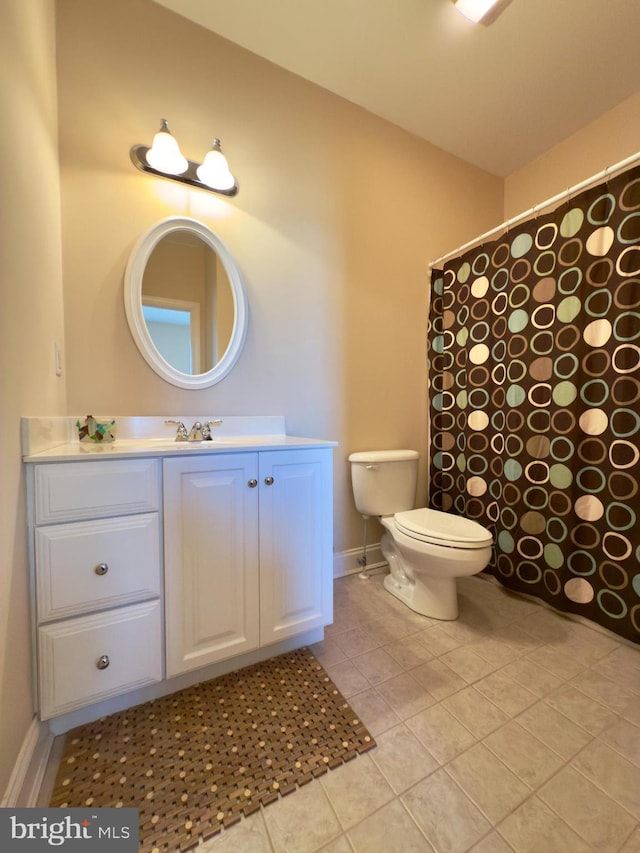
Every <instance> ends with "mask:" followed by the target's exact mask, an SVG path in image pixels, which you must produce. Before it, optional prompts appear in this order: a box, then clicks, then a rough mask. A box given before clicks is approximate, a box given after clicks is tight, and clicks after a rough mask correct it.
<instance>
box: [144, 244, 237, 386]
mask: <svg viewBox="0 0 640 853" xmlns="http://www.w3.org/2000/svg"><path fill="white" fill-rule="evenodd" d="M142 307H143V314H144V316H145V320H146V322H147V329H148V330H149V334H150V335H151V338H152V340H153V342H154V344H155V345H156V347H157V349H158V351H159V353H160V354H161V355H162V357H163V358H164V359H165V360H166V361H168V362H169V364H172V365H173V366H174V367H175V368H176V369H177V370H181V371H182V372H183V373H196V374H197V373H206V372H207V371H208V370H211V369H212V368H213V367H215V365H216V364H217V363H218V361H219V360H220V358H221V357H222V356H223V355H224V353H225V350H226V349H227V346H228V345H229V339H230V337H231V330H232V328H233V296H232V293H231V285H230V283H229V278H228V276H227V273H226V271H225V268H224V266H223V265H222V263H221V261H220V258H219V257H218V255H217V253H216V252H214V251H213V249H212V248H211V247H210V246H208V245H207V244H206V243H203V242H202V240H201V239H200V238H199V237H198V236H197V235H194V234H193V233H191V232H190V231H174V232H172V233H171V234H168V235H167V236H166V237H163V238H162V240H159V241H158V243H157V245H156V247H155V248H154V250H153V252H152V253H151V255H150V257H149V260H148V261H147V265H146V267H145V271H144V275H143V278H142ZM151 311H152V313H150V312H151ZM150 317H152V318H153V319H151V320H150Z"/></svg>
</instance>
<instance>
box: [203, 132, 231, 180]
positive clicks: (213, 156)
mask: <svg viewBox="0 0 640 853" xmlns="http://www.w3.org/2000/svg"><path fill="white" fill-rule="evenodd" d="M196 174H197V175H198V180H199V181H202V183H203V184H206V185H207V186H208V187H211V189H214V190H231V189H233V188H234V187H235V185H236V179H235V178H234V177H233V175H232V174H231V172H230V171H229V164H228V163H227V158H226V157H225V156H224V154H223V153H222V151H221V149H220V140H219V139H214V140H213V147H212V148H211V151H209V152H208V153H207V156H206V157H205V158H204V161H203V163H202V165H201V166H198V168H197V169H196Z"/></svg>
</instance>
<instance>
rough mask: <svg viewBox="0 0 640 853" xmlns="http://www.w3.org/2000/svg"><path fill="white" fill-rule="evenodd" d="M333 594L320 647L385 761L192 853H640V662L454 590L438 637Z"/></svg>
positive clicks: (365, 598) (576, 631) (375, 604)
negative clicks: (452, 614) (456, 613)
mask: <svg viewBox="0 0 640 853" xmlns="http://www.w3.org/2000/svg"><path fill="white" fill-rule="evenodd" d="M382 578H383V575H382V574H377V575H374V576H373V577H372V578H371V579H370V580H368V581H363V580H360V579H359V578H358V577H357V576H351V577H349V578H341V579H339V580H337V581H336V582H335V622H334V624H333V625H332V626H330V627H329V628H328V629H327V631H326V637H325V640H324V642H322V643H320V644H318V645H317V646H315V647H314V651H315V653H316V654H317V656H318V658H319V660H320V661H321V662H322V664H323V665H324V667H325V668H326V670H327V672H328V673H329V674H330V675H331V677H332V678H333V680H334V681H335V683H336V684H337V686H338V687H339V689H340V690H341V691H342V692H343V694H344V695H345V696H346V697H347V698H348V699H349V701H350V703H351V704H352V706H353V707H354V709H355V710H356V711H357V712H358V713H359V714H360V716H361V717H362V719H363V720H364V722H365V723H366V725H367V726H368V727H369V729H370V731H371V732H372V734H373V735H374V736H375V737H376V740H377V743H378V746H377V748H376V749H374V750H372V751H371V752H369V753H366V754H365V755H361V756H359V757H358V758H356V759H354V760H353V761H351V762H350V763H349V764H347V765H345V766H343V767H341V768H339V769H337V770H335V771H330V772H328V773H327V774H326V775H325V776H323V777H321V778H320V779H318V780H315V781H313V782H311V783H310V784H309V785H306V786H305V787H304V788H302V789H300V790H298V791H296V792H295V793H293V794H291V795H290V796H288V797H286V798H284V799H281V800H279V801H278V802H277V803H274V804H272V805H270V806H268V807H267V808H265V809H263V810H262V811H261V812H258V813H256V814H255V815H253V816H252V817H251V818H249V819H247V820H244V819H243V820H242V822H241V823H239V824H237V825H235V826H233V827H231V828H230V829H229V830H225V831H224V832H223V833H222V834H221V835H220V836H218V837H217V838H215V839H212V840H211V841H209V842H207V843H206V844H203V845H201V846H200V847H198V848H196V853H226V851H233V853H284V851H287V853H313V851H326V853H353V851H356V853H412V851H416V853H423V851H425V853H429V851H433V850H435V851H438V853H458V851H460V853H462V851H474V853H508V851H517V853H581V852H582V851H590V850H591V851H599V853H609V852H610V853H614V851H616V853H617V851H620V853H640V648H635V647H631V646H630V645H627V644H625V643H623V642H622V641H617V640H616V639H615V638H614V637H612V636H611V635H609V634H604V633H601V632H599V631H597V630H594V629H591V628H589V627H587V626H586V625H584V624H582V623H576V622H574V621H571V620H569V619H566V618H564V617H562V616H560V615H558V614H555V613H553V612H551V611H549V610H547V609H546V608H543V607H542V606H541V605H538V604H535V603H533V602H531V601H528V600H525V599H523V598H520V597H517V596H515V595H512V594H510V593H508V592H507V591H506V590H505V589H504V588H502V587H501V586H499V585H498V584H496V583H494V582H492V581H490V580H485V579H483V578H481V577H475V578H466V579H464V580H462V581H461V582H460V584H459V600H460V618H459V620H458V621H456V622H438V621H436V620H431V619H427V618H424V617H421V616H418V615H417V614H415V613H413V612H412V611H411V610H409V609H408V608H407V607H405V606H404V605H403V604H401V603H400V602H399V601H397V600H396V599H394V598H393V597H392V596H391V595H389V593H387V592H386V591H385V590H384V588H383V586H382Z"/></svg>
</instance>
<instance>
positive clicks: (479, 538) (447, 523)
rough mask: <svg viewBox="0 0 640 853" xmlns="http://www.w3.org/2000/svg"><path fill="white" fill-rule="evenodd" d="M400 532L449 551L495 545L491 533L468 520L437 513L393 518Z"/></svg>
mask: <svg viewBox="0 0 640 853" xmlns="http://www.w3.org/2000/svg"><path fill="white" fill-rule="evenodd" d="M394 521H395V523H396V525H397V527H398V529H399V530H400V531H401V532H402V533H404V534H405V536H410V537H411V538H412V539H417V540H418V541H420V542H428V543H430V544H432V545H440V546H443V547H447V548H465V549H469V550H472V549H476V548H486V547H487V546H490V545H492V544H493V537H492V535H491V534H490V533H489V531H488V530H487V529H486V528H484V527H482V525H480V524H478V523H477V522H475V521H471V519H469V518H463V517H461V516H459V515H453V514H451V513H449V512H441V511H440V510H436V509H427V508H426V507H424V508H422V509H410V510H407V511H406V512H398V513H396V514H395V515H394Z"/></svg>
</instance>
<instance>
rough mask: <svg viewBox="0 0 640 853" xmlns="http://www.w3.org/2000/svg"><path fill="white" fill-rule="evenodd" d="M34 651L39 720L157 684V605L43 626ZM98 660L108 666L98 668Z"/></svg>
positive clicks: (159, 676)
mask: <svg viewBox="0 0 640 853" xmlns="http://www.w3.org/2000/svg"><path fill="white" fill-rule="evenodd" d="M38 650H39V662H38V667H39V679H40V715H41V718H42V719H43V720H47V719H49V718H50V717H55V716H57V715H59V714H64V713H66V712H67V711H73V710H75V709H76V708H80V707H82V706H83V705H90V704H91V703H93V702H98V701H100V700H102V699H108V698H109V697H111V696H117V695H118V694H119V693H125V692H126V691H128V690H132V689H134V688H136V687H141V686H143V685H145V684H152V683H154V682H156V681H160V680H161V679H162V659H161V627H160V603H159V602H158V601H153V602H149V603H147V604H132V605H130V606H128V607H121V608H120V609H118V610H111V611H109V612H108V613H99V614H95V615H93V616H83V617H79V618H77V619H68V620H67V621H66V622H57V623H55V624H52V625H45V626H44V627H43V628H40V629H39V631H38ZM103 655H106V657H107V659H108V666H106V668H104V669H100V668H99V667H98V662H99V661H100V659H101V658H102V656H103Z"/></svg>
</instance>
